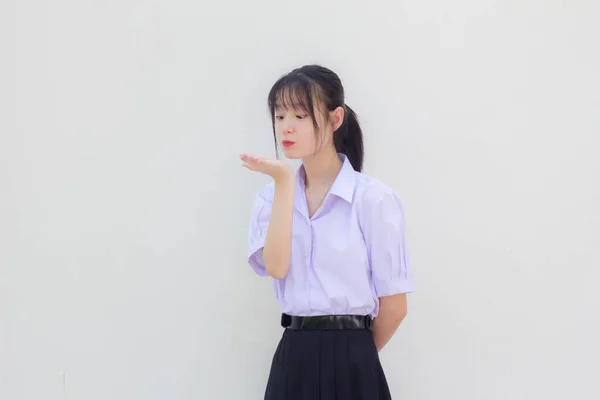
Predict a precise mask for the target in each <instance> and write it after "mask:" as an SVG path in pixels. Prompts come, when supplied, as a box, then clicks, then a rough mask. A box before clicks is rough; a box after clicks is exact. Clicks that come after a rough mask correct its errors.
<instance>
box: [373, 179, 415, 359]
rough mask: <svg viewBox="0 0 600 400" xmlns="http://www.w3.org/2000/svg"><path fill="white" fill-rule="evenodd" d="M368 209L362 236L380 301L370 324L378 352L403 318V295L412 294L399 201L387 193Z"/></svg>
mask: <svg viewBox="0 0 600 400" xmlns="http://www.w3.org/2000/svg"><path fill="white" fill-rule="evenodd" d="M369 208H370V212H369V214H368V218H367V219H366V220H365V224H364V231H363V232H364V235H365V240H366V243H367V245H368V249H369V262H370V264H371V274H372V279H373V283H374V286H375V292H376V295H377V297H378V298H379V312H378V313H377V316H376V317H375V318H374V320H373V340H374V342H375V346H376V347H377V351H381V350H382V349H383V347H384V346H385V345H386V344H387V343H388V342H389V340H390V339H391V338H392V336H393V335H394V333H395V332H396V330H397V329H398V327H399V326H400V323H401V322H402V320H403V319H404V317H405V316H406V313H407V302H406V297H407V296H406V294H407V293H410V292H412V291H413V290H414V284H413V281H412V276H411V275H412V274H411V272H410V267H409V262H408V258H409V257H408V249H407V243H406V232H405V221H404V211H403V207H402V203H401V202H400V199H398V197H397V196H396V194H395V193H394V192H392V191H387V192H386V193H385V194H384V195H382V196H379V198H376V199H371V201H370V202H369Z"/></svg>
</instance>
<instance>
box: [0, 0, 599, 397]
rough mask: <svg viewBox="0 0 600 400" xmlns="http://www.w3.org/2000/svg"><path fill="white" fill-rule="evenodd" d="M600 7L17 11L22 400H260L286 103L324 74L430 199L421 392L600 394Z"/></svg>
mask: <svg viewBox="0 0 600 400" xmlns="http://www.w3.org/2000/svg"><path fill="white" fill-rule="evenodd" d="M599 19H600V6H599V3H598V2H597V1H592V0H587V1H586V0H512V1H508V0H506V1H493V0H460V1H452V2H449V1H442V0H405V1H388V2H381V1H348V0H345V1H309V0H305V1H299V2H291V1H282V0H278V1H268V0H256V1H235V2H234V1H219V2H217V1H205V2H198V1H191V0H169V1H167V0H149V1H132V0H118V1H117V0H105V1H96V2H91V1H80V0H77V1H76V0H71V1H66V0H53V1H51V2H50V1H47V2H44V1H33V0H32V1H27V0H18V1H17V0H3V1H2V2H1V3H0V45H1V49H2V51H1V52H0V58H1V63H0V185H1V186H0V399H2V400H22V399H27V400H30V399H31V400H41V399H43V400H65V399H68V400H96V399H98V400H106V399H111V400H133V399H140V400H142V399H143V400H158V399H190V400H191V399H207V400H212V399H217V400H238V399H239V400H253V399H260V398H262V395H263V390H264V385H265V381H266V376H267V372H268V368H269V364H270V361H271V357H272V354H273V351H274V348H275V346H276V344H277V341H278V340H279V337H280V335H281V329H280V327H279V326H278V323H279V314H278V313H279V310H278V308H277V305H276V304H275V301H274V300H273V294H272V293H271V288H270V283H269V281H268V280H267V279H261V278H258V277H256V276H255V275H254V274H253V273H252V271H251V270H250V268H249V267H248V265H247V264H246V240H247V236H246V235H247V229H248V223H249V221H248V218H249V213H250V207H251V202H252V199H253V197H254V195H255V193H256V191H257V190H259V189H260V187H261V186H262V185H263V184H265V183H266V182H267V179H266V177H264V176H259V175H257V174H253V173H251V172H249V171H246V170H244V169H242V168H241V167H240V162H239V159H238V155H239V153H240V152H253V153H256V154H259V155H263V156H267V157H273V156H274V149H273V143H272V134H271V131H270V121H269V117H268V115H267V109H266V96H267V92H268V90H269V88H270V86H271V84H272V83H273V82H274V81H275V80H276V79H277V78H278V77H279V76H280V75H281V74H283V73H286V72H288V71H289V70H291V69H293V68H295V67H298V66H301V65H303V64H306V63H321V64H323V65H325V66H327V67H329V68H332V69H333V70H335V71H336V72H337V73H339V75H340V76H341V78H342V80H343V82H344V83H345V86H346V90H347V103H348V104H349V105H350V106H351V107H353V108H354V109H355V110H356V111H357V113H358V114H359V116H360V119H361V121H362V124H363V128H364V132H365V140H366V169H365V172H366V173H367V174H369V175H371V176H374V177H376V178H377V179H380V180H383V181H385V182H387V183H388V184H390V185H391V186H392V187H393V188H394V189H395V190H396V191H397V193H398V194H399V195H400V197H401V198H402V200H403V201H404V203H405V207H406V212H407V224H408V232H409V243H410V249H411V259H412V266H413V271H414V276H415V281H416V285H417V288H418V291H417V292H416V293H415V294H413V295H411V296H410V297H409V315H408V317H407V318H406V320H405V321H404V323H403V325H402V326H401V328H400V330H399V332H398V334H397V335H396V336H395V337H394V339H393V340H392V342H391V343H390V344H389V345H388V347H386V348H385V349H384V351H383V352H382V353H381V357H382V361H383V364H384V367H385V369H386V371H387V375H388V379H389V382H390V386H391V389H392V391H393V393H394V395H395V398H396V399H411V400H412V399H414V400H425V399H428V400H429V399H430V400H439V399H461V400H492V399H515V400H516V399H533V398H536V399H538V398H539V399H542V398H543V399H548V400H549V399H565V398H573V399H598V398H600V389H599V386H598V383H597V382H598V376H599V373H600V365H599V361H598V360H600V345H599V344H598V338H600V311H599V308H600V294H599V293H598V285H599V283H600V250H599V248H600V229H599V226H600V190H599V185H600V150H599V148H600V139H599V135H600V112H599V110H600V45H599V38H600V25H599V24H598V20H599Z"/></svg>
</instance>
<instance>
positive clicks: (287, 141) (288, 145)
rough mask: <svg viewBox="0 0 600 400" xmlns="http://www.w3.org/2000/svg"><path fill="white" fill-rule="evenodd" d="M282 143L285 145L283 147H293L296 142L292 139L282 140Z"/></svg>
mask: <svg viewBox="0 0 600 400" xmlns="http://www.w3.org/2000/svg"><path fill="white" fill-rule="evenodd" d="M281 144H282V145H283V147H292V146H293V145H294V142H292V141H291V140H284V141H283V142H281Z"/></svg>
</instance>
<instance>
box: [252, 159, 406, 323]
mask: <svg viewBox="0 0 600 400" xmlns="http://www.w3.org/2000/svg"><path fill="white" fill-rule="evenodd" d="M339 157H340V159H341V160H342V162H343V165H342V169H341V170H340V172H339V174H338V176H337V177H336V179H335V181H334V182H333V185H332V186H331V189H330V190H329V193H328V194H327V196H326V197H325V200H323V203H322V205H321V207H320V208H319V209H318V210H317V211H316V212H315V213H314V215H313V216H312V218H309V216H308V206H307V203H306V195H305V192H304V169H303V168H302V167H300V168H298V170H297V172H296V187H295V197H294V216H293V222H292V226H293V227H292V255H291V263H290V267H289V271H288V273H287V275H286V277H285V278H284V279H282V280H277V279H273V289H274V291H275V297H276V299H277V301H278V303H279V305H280V306H281V309H282V312H284V313H287V314H289V315H299V316H307V315H311V316H312V315H342V314H353V315H369V314H370V315H372V316H373V317H375V316H377V313H378V311H379V297H382V296H389V295H393V294H397V293H407V292H412V291H413V290H414V285H413V281H412V277H411V272H410V268H409V261H408V252H407V248H406V234H405V222H404V213H403V207H402V203H401V202H400V200H399V199H398V197H397V196H396V194H395V193H394V191H393V190H392V189H391V188H390V187H388V186H387V185H385V184H384V183H381V182H379V181H377V180H375V179H373V178H370V177H368V176H366V175H364V174H362V173H360V172H356V171H354V169H353V168H352V165H351V164H350V162H349V160H348V159H347V158H346V156H344V155H343V154H339ZM273 189H274V186H273V183H270V184H268V185H266V186H265V187H264V188H262V190H260V192H259V193H258V194H257V196H256V200H255V202H254V206H253V210H252V217H251V222H250V230H249V235H248V263H249V264H250V266H251V267H252V268H253V269H254V271H255V272H256V273H257V274H259V275H261V276H268V273H267V272H266V269H265V265H264V261H263V257H262V249H263V246H264V244H265V237H266V234H267V228H268V226H269V218H270V216H271V206H272V203H273Z"/></svg>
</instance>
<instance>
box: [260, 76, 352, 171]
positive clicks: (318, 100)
mask: <svg viewBox="0 0 600 400" xmlns="http://www.w3.org/2000/svg"><path fill="white" fill-rule="evenodd" d="M268 105H269V111H270V113H271V121H272V124H273V138H274V139H275V151H277V137H276V134H275V107H276V106H282V107H286V108H292V109H301V110H305V111H306V112H308V113H309V114H310V116H311V118H312V120H313V124H314V126H315V133H316V134H318V132H319V131H320V129H319V126H318V125H317V119H316V118H315V109H317V108H320V107H324V109H323V113H324V116H325V119H326V120H327V118H328V113H327V112H326V111H333V110H335V109H336V108H338V107H342V108H344V111H345V112H344V121H343V123H342V125H341V126H340V127H339V128H338V129H337V130H336V131H335V132H334V134H333V143H334V145H335V150H336V151H337V152H338V153H342V154H345V155H346V157H348V160H349V161H350V163H351V164H352V167H353V168H354V169H355V170H356V171H359V172H360V171H362V165H363V158H364V146H363V137H362V129H361V128H360V124H359V122H358V118H357V116H356V114H355V113H354V111H352V109H351V108H350V107H348V106H347V105H346V102H345V95H344V87H343V86H342V82H341V80H340V78H339V77H338V76H337V74H336V73H335V72H333V71H331V70H330V69H327V68H325V67H322V66H320V65H305V66H303V67H301V68H297V69H295V70H293V71H292V72H290V73H288V74H286V75H284V76H282V77H281V78H279V79H278V80H277V82H275V84H274V85H273V87H272V88H271V91H270V92H269V97H268ZM315 106H317V107H315Z"/></svg>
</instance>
